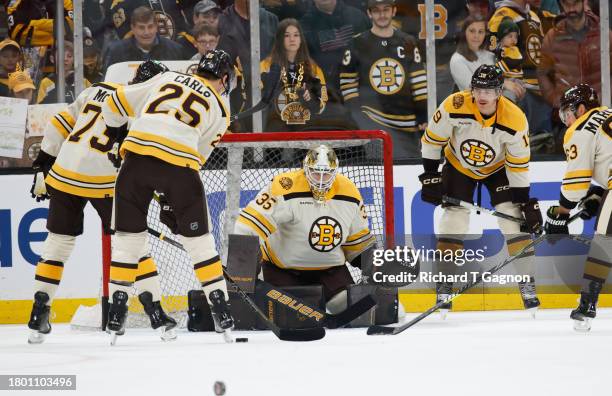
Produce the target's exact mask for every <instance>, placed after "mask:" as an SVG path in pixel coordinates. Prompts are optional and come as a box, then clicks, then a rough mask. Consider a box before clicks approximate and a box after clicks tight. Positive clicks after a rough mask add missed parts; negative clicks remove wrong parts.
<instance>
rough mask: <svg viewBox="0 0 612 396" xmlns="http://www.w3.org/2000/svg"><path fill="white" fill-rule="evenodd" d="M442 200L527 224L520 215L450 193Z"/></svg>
mask: <svg viewBox="0 0 612 396" xmlns="http://www.w3.org/2000/svg"><path fill="white" fill-rule="evenodd" d="M442 201H444V202H445V203H449V204H452V205H457V206H462V207H464V208H467V209H471V210H474V211H477V212H484V213H488V214H490V215H491V216H495V217H499V218H502V219H506V220H510V221H514V222H516V223H519V224H521V225H522V224H525V220H524V219H521V218H519V217H514V216H510V215H507V214H505V213H501V212H499V211H497V210H491V209H487V208H483V207H482V206H478V205H474V204H473V203H471V202H467V201H462V200H460V199H457V198H453V197H449V196H448V195H445V196H443V197H442Z"/></svg>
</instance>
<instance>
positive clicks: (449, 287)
mask: <svg viewBox="0 0 612 396" xmlns="http://www.w3.org/2000/svg"><path fill="white" fill-rule="evenodd" d="M452 293H453V284H452V283H451V282H438V283H436V304H438V303H440V302H441V301H444V300H446V299H447V298H448V297H449V296H450V295H451V294H452ZM452 308H453V303H452V302H447V303H445V304H443V305H442V306H441V307H440V310H439V311H438V312H440V318H442V320H444V319H446V315H447V314H448V311H450V310H451V309H452Z"/></svg>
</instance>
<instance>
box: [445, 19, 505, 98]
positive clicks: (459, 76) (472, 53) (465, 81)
mask: <svg viewBox="0 0 612 396" xmlns="http://www.w3.org/2000/svg"><path fill="white" fill-rule="evenodd" d="M475 15H476V16H468V17H467V18H466V19H465V22H464V23H463V27H462V29H461V33H460V34H459V38H458V39H459V42H458V44H457V51H455V53H454V54H453V56H452V57H451V59H450V71H451V75H452V76H453V80H454V81H455V85H456V86H457V88H458V90H459V91H463V90H466V89H469V88H470V83H471V80H472V75H473V74H474V72H475V71H476V69H478V66H480V65H492V64H493V63H495V56H494V55H493V53H492V52H490V51H488V50H487V47H488V43H487V41H486V37H487V22H486V20H485V19H484V18H483V17H482V16H481V14H479V13H477V14H475Z"/></svg>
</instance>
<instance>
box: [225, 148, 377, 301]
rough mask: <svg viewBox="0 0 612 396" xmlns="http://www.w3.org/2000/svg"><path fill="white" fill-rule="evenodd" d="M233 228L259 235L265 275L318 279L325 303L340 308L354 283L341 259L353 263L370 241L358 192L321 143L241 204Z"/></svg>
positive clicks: (282, 280)
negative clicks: (292, 168) (298, 166)
mask: <svg viewBox="0 0 612 396" xmlns="http://www.w3.org/2000/svg"><path fill="white" fill-rule="evenodd" d="M234 233H236V234H242V235H255V236H258V237H259V239H260V244H261V250H262V256H263V263H262V271H263V276H264V279H265V280H266V281H268V282H270V283H272V284H273V285H275V286H279V287H282V286H296V285H312V284H321V285H322V286H323V292H324V295H325V299H326V301H328V302H330V300H332V299H333V302H331V303H330V304H328V307H331V306H336V307H338V308H339V310H342V309H344V308H345V306H344V305H345V302H340V301H343V300H345V299H346V297H345V294H346V292H344V291H345V289H346V287H347V286H348V285H350V284H352V283H353V279H352V277H351V274H350V272H349V270H348V268H347V266H346V265H345V264H346V262H347V261H348V262H350V263H351V264H353V265H355V266H358V265H359V264H357V263H360V262H361V261H360V257H359V256H360V255H361V253H362V252H364V251H365V250H366V249H367V248H369V247H370V246H372V245H373V244H374V237H373V236H372V235H371V233H370V229H369V226H368V216H367V214H366V212H365V207H364V204H363V199H362V198H361V194H360V193H359V190H358V189H357V187H356V186H355V184H354V183H353V182H352V181H351V180H349V179H348V178H347V177H346V176H344V175H342V174H339V173H338V159H337V157H336V154H335V153H334V151H333V150H332V149H331V148H330V147H329V146H326V145H321V146H318V147H316V148H314V149H312V150H310V151H309V152H308V154H307V155H306V157H305V159H304V167H303V169H300V170H297V171H292V172H287V173H282V174H280V175H277V176H276V177H274V179H273V180H272V182H271V183H270V184H269V185H268V186H266V187H265V188H263V189H262V190H261V191H260V192H259V193H258V194H257V196H256V197H255V198H254V199H253V200H252V201H251V202H250V203H249V204H248V205H247V206H246V207H245V208H244V209H242V211H241V212H240V216H239V217H238V220H237V221H236V225H235V228H234ZM334 296H337V297H334Z"/></svg>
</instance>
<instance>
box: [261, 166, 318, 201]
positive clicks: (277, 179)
mask: <svg viewBox="0 0 612 396" xmlns="http://www.w3.org/2000/svg"><path fill="white" fill-rule="evenodd" d="M270 193H272V195H273V196H276V197H279V196H282V197H285V199H290V198H294V197H312V193H311V192H310V185H309V184H308V180H306V175H304V170H302V169H298V170H296V171H292V172H285V173H281V174H279V175H276V176H274V179H272V183H271V186H270Z"/></svg>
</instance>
